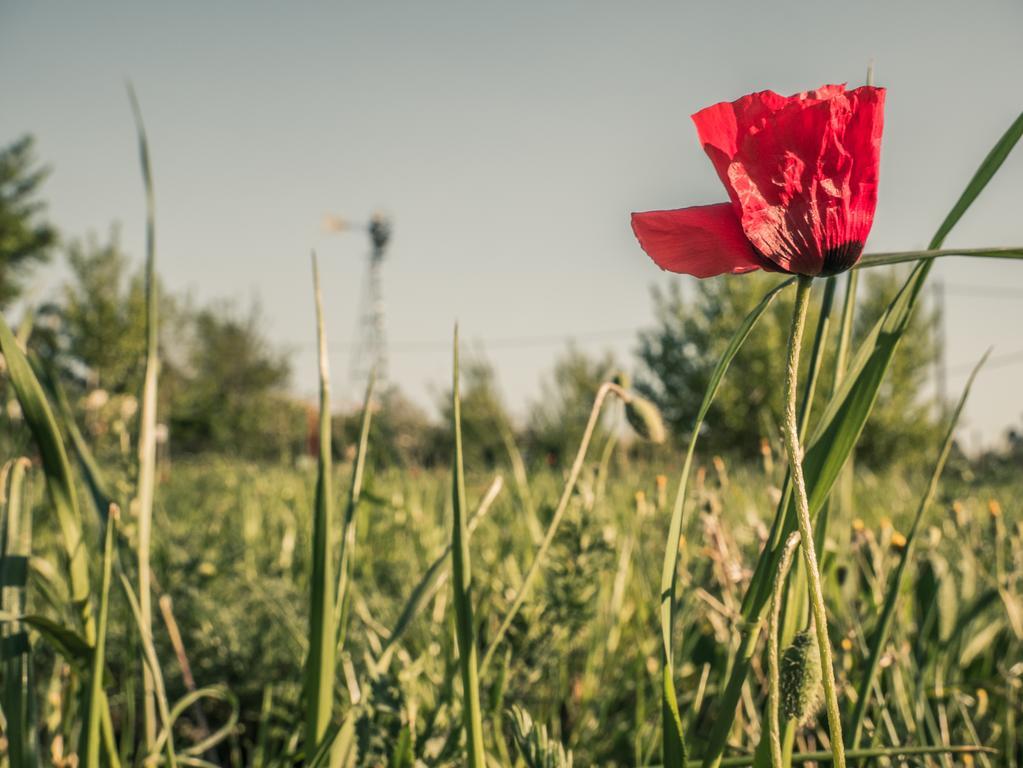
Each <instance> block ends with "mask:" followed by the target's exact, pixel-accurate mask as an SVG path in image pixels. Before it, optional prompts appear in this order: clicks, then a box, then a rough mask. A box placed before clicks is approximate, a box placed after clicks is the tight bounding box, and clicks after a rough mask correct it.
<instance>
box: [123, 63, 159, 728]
mask: <svg viewBox="0 0 1023 768" xmlns="http://www.w3.org/2000/svg"><path fill="white" fill-rule="evenodd" d="M128 98H129V100H130V101H131V109H132V115H133V116H134V118H135V131H136V133H137V134H138V146H139V164H140V167H141V170H142V184H143V187H144V189H145V195H146V266H145V294H146V369H145V378H144V380H143V384H142V398H141V403H142V410H141V413H140V416H139V434H138V441H137V442H138V482H137V487H136V494H137V505H138V506H137V514H138V545H137V547H138V549H137V558H138V580H139V585H138V588H139V608H140V610H141V612H142V621H143V623H144V624H145V625H146V626H147V627H152V625H153V599H152V573H151V569H150V564H149V557H150V548H151V543H152V542H151V540H152V527H153V497H154V495H155V492H156V387H157V376H158V369H159V356H158V355H159V353H158V349H157V338H158V323H159V317H158V309H159V307H158V301H157V293H156V204H155V199H154V196H153V175H152V168H151V166H150V162H149V142H148V140H147V139H146V128H145V125H144V123H143V122H142V110H141V109H140V108H139V103H138V99H137V98H136V97H135V89H134V88H132V86H131V84H130V83H129V84H128ZM142 686H143V691H144V693H143V703H144V719H145V738H146V746H147V748H152V746H153V741H154V739H155V738H156V702H155V700H154V695H155V691H154V681H153V679H152V675H151V673H150V672H148V668H147V667H143V677H142Z"/></svg>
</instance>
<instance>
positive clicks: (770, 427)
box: [637, 269, 941, 467]
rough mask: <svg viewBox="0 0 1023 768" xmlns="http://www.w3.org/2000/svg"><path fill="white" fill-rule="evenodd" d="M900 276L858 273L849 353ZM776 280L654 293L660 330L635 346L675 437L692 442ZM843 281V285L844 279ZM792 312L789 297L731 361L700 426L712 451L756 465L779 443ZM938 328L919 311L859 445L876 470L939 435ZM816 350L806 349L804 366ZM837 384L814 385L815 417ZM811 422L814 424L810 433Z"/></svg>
mask: <svg viewBox="0 0 1023 768" xmlns="http://www.w3.org/2000/svg"><path fill="white" fill-rule="evenodd" d="M904 277H905V274H904V272H902V271H900V270H890V269H888V270H870V271H868V272H865V273H864V274H863V275H862V276H861V279H860V288H859V292H858V298H859V301H858V305H857V313H856V318H855V326H854V332H853V336H854V339H853V349H855V348H856V346H857V344H858V341H859V340H860V339H862V337H863V336H864V335H865V334H866V333H867V332H869V330H870V329H871V327H872V326H873V325H874V323H875V322H876V320H877V319H878V317H879V316H880V314H881V312H882V311H883V310H884V308H885V307H886V306H887V305H888V303H889V302H890V301H891V300H892V298H893V297H894V296H895V293H896V291H897V290H898V289H899V287H900V286H901V285H902V283H903V280H904ZM780 279H781V277H780V276H778V275H769V274H762V273H754V274H750V275H744V276H743V278H742V279H741V280H727V279H726V280H701V281H692V282H690V283H688V284H687V290H686V291H683V289H682V287H681V283H679V282H675V283H672V285H671V287H670V288H669V289H668V290H666V291H661V290H655V291H654V293H653V304H654V324H653V326H652V327H651V328H649V329H647V330H644V331H642V332H641V333H640V337H639V345H638V348H637V356H638V358H639V362H640V370H639V373H638V382H637V388H638V389H639V390H640V391H642V392H643V393H644V394H646V395H647V396H648V397H650V398H651V399H652V400H653V401H654V402H655V403H657V405H658V406H659V407H660V408H661V410H662V413H663V414H664V417H665V420H666V421H667V422H668V424H669V425H670V426H671V433H672V435H673V437H674V438H675V440H676V441H685V440H688V437H689V429H690V427H691V425H692V423H693V419H694V417H695V415H696V412H697V410H698V409H699V407H700V402H701V401H702V399H703V394H704V392H705V390H706V387H707V384H708V382H709V381H710V376H711V374H712V372H713V370H714V367H715V366H716V365H717V363H718V360H719V359H720V357H721V355H722V353H723V352H724V350H725V348H726V347H727V345H728V342H729V340H730V338H731V335H732V333H733V332H734V330H735V329H736V328H737V327H738V326H739V324H740V323H741V322H742V319H743V318H744V317H745V316H746V315H747V314H748V313H749V312H750V311H751V310H752V309H753V307H755V306H756V305H757V304H758V303H759V302H760V299H761V298H762V297H763V295H764V294H765V293H766V292H767V291H768V290H769V289H770V288H771V286H773V285H776V284H777V282H778V281H779V280H780ZM839 285H840V286H844V285H845V281H844V279H841V280H840V283H839ZM822 288H823V286H818V287H817V288H815V290H814V297H813V303H812V305H811V309H810V314H809V316H808V318H807V328H808V331H807V334H808V336H810V334H812V333H813V331H814V329H815V328H816V325H817V322H818V319H819V312H820V300H821V294H822V293H823V290H822ZM841 301H842V292H841V288H839V290H837V291H836V296H835V301H834V304H833V306H832V315H831V320H832V336H831V338H829V340H828V346H827V347H826V349H825V356H824V370H831V369H832V363H831V361H832V360H833V358H834V354H835V348H836V341H835V332H836V331H835V329H837V326H838V323H839V315H840V312H841ZM791 312H792V305H791V296H789V295H788V294H787V293H783V294H782V295H780V296H779V297H778V298H777V299H776V300H775V302H774V303H773V305H772V306H771V307H770V309H768V311H767V312H766V313H765V314H764V316H763V317H762V318H761V319H760V322H759V323H758V325H757V327H756V329H755V330H754V332H753V333H752V334H751V335H750V337H749V338H748V339H747V340H746V343H745V344H744V346H743V348H742V350H741V351H740V352H739V354H738V355H737V356H736V357H735V360H734V361H733V362H732V364H731V367H730V368H729V372H728V375H727V376H726V377H725V379H724V381H723V382H722V384H721V388H720V390H719V392H718V395H717V397H716V399H715V401H714V403H713V405H711V409H710V412H709V413H708V415H707V419H706V422H705V425H704V430H705V432H704V434H703V435H702V436H701V442H702V447H703V449H704V450H706V451H707V452H713V453H721V454H730V455H733V456H738V457H741V458H747V459H751V458H753V457H755V456H756V454H757V453H758V452H759V451H760V444H761V440H762V439H764V438H767V439H769V440H775V439H776V438H777V436H778V434H779V427H778V424H779V419H780V417H781V409H782V383H783V381H784V375H785V373H784V359H785V345H786V339H787V337H788V324H789V318H790V317H791ZM939 322H940V315H939V313H938V312H937V310H936V309H934V308H929V307H926V306H923V307H921V308H920V309H918V310H917V312H916V313H915V314H914V315H913V319H912V321H911V324H910V328H909V330H908V331H907V332H906V339H905V341H904V342H903V344H902V345H901V347H900V350H899V353H898V354H897V355H896V356H895V359H894V361H893V363H892V366H891V367H890V369H889V371H888V374H887V377H886V379H885V383H884V385H883V387H882V389H881V391H880V393H879V395H878V402H877V406H876V407H875V409H874V411H873V413H872V415H871V417H870V420H869V421H868V422H867V426H866V428H865V432H864V435H863V439H862V440H861V441H860V444H859V445H858V446H857V457H858V458H859V459H860V460H862V461H865V462H866V463H867V464H868V465H870V466H874V467H880V466H885V465H888V464H891V463H892V462H898V461H903V460H905V461H913V460H916V459H919V458H920V454H921V452H922V451H926V450H927V449H928V446H931V445H933V444H934V442H935V440H936V439H937V434H938V432H939V431H940V425H939V423H938V416H939V415H940V410H941V409H940V408H939V407H938V404H937V403H936V402H935V399H934V397H933V395H929V394H926V393H927V392H928V387H927V386H926V385H927V380H928V377H929V376H931V374H932V372H933V370H934V366H935V363H936V361H937V359H938V353H939V345H938V334H937V328H938V323H939ZM810 347H811V345H810V344H809V343H807V344H804V347H803V360H804V364H806V362H807V361H808V358H809V356H810ZM833 386H834V382H833V381H830V380H828V379H827V378H825V379H823V380H822V381H820V382H819V383H818V389H817V395H816V397H815V400H814V402H815V410H814V414H816V413H818V412H819V409H820V408H821V407H822V406H823V404H824V403H826V402H827V399H828V396H829V395H830V393H831V391H832V389H833ZM922 393H924V394H922ZM812 424H813V421H812V420H811V428H812Z"/></svg>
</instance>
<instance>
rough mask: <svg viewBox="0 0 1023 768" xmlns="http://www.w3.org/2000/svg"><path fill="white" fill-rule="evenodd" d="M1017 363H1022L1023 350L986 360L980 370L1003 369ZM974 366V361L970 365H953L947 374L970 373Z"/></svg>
mask: <svg viewBox="0 0 1023 768" xmlns="http://www.w3.org/2000/svg"><path fill="white" fill-rule="evenodd" d="M1019 363H1023V349H1019V350H1016V351H1015V352H1008V353H1006V354H1004V355H999V356H998V357H991V358H988V361H987V362H986V363H984V367H983V368H982V369H981V370H982V371H986V370H989V369H991V368H1004V367H1005V366H1007V365H1018V364H1019ZM976 365H977V362H976V361H974V362H972V363H960V364H959V365H954V366H952V367H951V368H949V373H955V374H959V373H966V372H968V371H972V370H973V369H974V367H976Z"/></svg>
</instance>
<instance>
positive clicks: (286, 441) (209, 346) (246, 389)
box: [168, 304, 308, 459]
mask: <svg viewBox="0 0 1023 768" xmlns="http://www.w3.org/2000/svg"><path fill="white" fill-rule="evenodd" d="M191 325H192V329H193V331H192V337H193V338H192V343H191V344H190V348H189V352H188V359H187V369H186V371H185V377H186V379H187V386H185V387H183V388H182V390H181V392H180V393H179V394H178V396H177V397H176V398H175V400H174V402H173V403H172V405H171V410H170V414H169V419H168V422H169V426H170V430H171V436H172V439H173V445H174V446H175V450H183V451H188V452H197V451H202V450H212V451H219V452H223V453H232V454H235V455H241V456H246V457H249V458H262V459H267V458H277V459H282V458H283V459H288V458H290V457H291V456H293V455H294V454H295V453H296V452H299V451H302V450H304V446H305V439H306V436H307V433H308V423H307V409H306V408H305V407H303V406H302V405H301V404H299V403H297V402H295V401H293V400H292V399H291V398H290V397H289V396H288V395H287V388H288V385H289V383H290V379H291V362H290V360H289V356H288V355H287V354H286V353H284V352H281V351H278V350H276V349H275V348H274V346H273V345H272V344H271V343H270V342H269V341H268V340H267V338H266V337H265V335H264V333H263V330H262V327H261V325H260V315H259V310H258V307H256V306H254V307H252V308H251V309H250V310H249V312H248V313H247V314H240V313H239V312H238V311H237V309H236V308H235V307H234V306H233V305H230V304H221V305H218V306H213V307H208V308H205V309H202V310H200V311H199V312H197V313H196V314H195V316H194V317H193V318H192V320H191Z"/></svg>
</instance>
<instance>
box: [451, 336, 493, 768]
mask: <svg viewBox="0 0 1023 768" xmlns="http://www.w3.org/2000/svg"><path fill="white" fill-rule="evenodd" d="M452 368H453V373H452V391H451V430H452V433H453V437H454V456H453V459H452V464H453V471H452V481H451V482H452V488H451V499H452V508H453V514H452V523H451V575H452V579H451V582H452V585H453V586H454V603H455V634H456V637H457V639H458V663H459V668H460V670H461V673H462V698H463V704H462V722H463V723H464V724H465V740H466V765H468V766H470V767H471V768H483V767H484V765H485V764H486V756H485V753H484V747H483V715H482V711H481V709H480V685H479V673H478V670H477V667H476V653H477V650H476V631H475V627H474V625H473V609H472V565H471V560H470V557H469V527H468V521H467V520H466V502H465V474H464V472H465V470H464V467H463V466H462V402H461V396H460V394H459V389H458V327H457V326H456V327H455V348H454V364H453V366H452Z"/></svg>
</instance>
